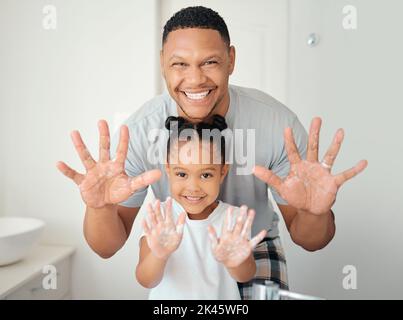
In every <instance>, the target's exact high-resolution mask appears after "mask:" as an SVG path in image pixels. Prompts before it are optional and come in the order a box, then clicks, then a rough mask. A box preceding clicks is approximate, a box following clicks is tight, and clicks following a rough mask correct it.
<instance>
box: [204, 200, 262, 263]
mask: <svg viewBox="0 0 403 320" xmlns="http://www.w3.org/2000/svg"><path fill="white" fill-rule="evenodd" d="M233 210H234V208H233V207H229V208H228V210H227V214H226V217H225V220H224V223H223V226H222V231H221V237H220V238H217V233H216V231H215V229H214V227H212V226H208V232H209V236H210V240H211V248H212V251H213V255H214V257H215V258H216V260H217V261H218V262H221V263H222V264H224V266H226V267H227V268H235V267H238V266H239V265H241V264H242V262H244V261H245V260H246V259H247V258H248V257H249V256H250V255H251V254H252V252H253V249H254V248H255V247H256V246H257V244H258V243H259V242H260V241H262V240H263V238H264V237H265V235H266V230H262V231H261V232H259V234H257V235H256V236H255V237H254V238H252V239H251V240H249V239H248V236H249V235H250V233H251V228H252V223H253V219H254V217H255V211H254V210H252V209H251V210H249V211H248V208H247V207H246V206H242V207H241V212H240V214H239V216H238V218H237V221H236V223H235V226H234V228H233V229H232V228H231V222H232V212H233Z"/></svg>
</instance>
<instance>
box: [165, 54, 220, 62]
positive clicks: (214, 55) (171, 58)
mask: <svg viewBox="0 0 403 320" xmlns="http://www.w3.org/2000/svg"><path fill="white" fill-rule="evenodd" d="M173 59H179V60H180V59H185V58H184V57H181V56H179V55H177V54H174V55H173V56H172V57H170V58H169V60H168V61H171V60H173ZM211 59H217V60H222V58H221V57H220V56H219V55H217V54H212V55H211V56H208V57H207V58H203V61H207V60H211Z"/></svg>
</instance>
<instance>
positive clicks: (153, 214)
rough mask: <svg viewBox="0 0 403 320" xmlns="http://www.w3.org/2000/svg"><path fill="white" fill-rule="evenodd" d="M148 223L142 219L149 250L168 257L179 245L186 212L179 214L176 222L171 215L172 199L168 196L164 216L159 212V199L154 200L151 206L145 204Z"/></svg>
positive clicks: (164, 257)
mask: <svg viewBox="0 0 403 320" xmlns="http://www.w3.org/2000/svg"><path fill="white" fill-rule="evenodd" d="M147 212H148V217H149V224H148V223H147V221H146V220H145V219H143V221H142V225H143V229H144V233H145V235H146V237H147V244H148V247H149V248H150V250H151V252H152V253H153V254H154V255H155V256H156V257H157V258H160V259H164V260H166V259H168V258H169V256H170V255H171V254H172V253H173V252H174V251H175V250H176V249H177V248H178V247H179V244H180V242H181V241H182V236H183V227H184V224H185V218H186V213H185V212H182V213H181V214H180V215H179V218H178V221H177V222H176V224H175V223H174V221H173V217H172V199H171V198H168V199H167V201H166V206H165V216H164V217H163V216H162V214H161V205H160V201H159V200H156V201H155V203H154V208H153V206H152V205H151V204H150V203H149V204H148V206H147Z"/></svg>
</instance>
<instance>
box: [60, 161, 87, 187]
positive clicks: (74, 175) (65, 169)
mask: <svg viewBox="0 0 403 320" xmlns="http://www.w3.org/2000/svg"><path fill="white" fill-rule="evenodd" d="M56 167H57V169H59V171H60V172H61V173H63V174H64V175H65V176H66V177H67V178H70V179H71V180H73V181H74V182H75V183H76V184H77V185H80V184H81V182H82V181H83V180H84V175H83V174H81V173H78V172H77V171H76V170H74V169H72V168H70V167H69V166H68V165H67V164H65V163H64V162H62V161H59V162H57V164H56Z"/></svg>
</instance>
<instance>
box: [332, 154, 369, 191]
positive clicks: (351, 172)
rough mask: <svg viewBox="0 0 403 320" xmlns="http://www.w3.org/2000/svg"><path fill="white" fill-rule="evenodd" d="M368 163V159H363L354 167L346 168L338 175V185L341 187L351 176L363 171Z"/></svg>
mask: <svg viewBox="0 0 403 320" xmlns="http://www.w3.org/2000/svg"><path fill="white" fill-rule="evenodd" d="M367 165H368V161H367V160H361V161H360V162H358V163H357V164H356V165H355V166H354V167H353V168H351V169H349V170H346V171H344V172H342V173H340V174H338V175H336V177H335V178H336V185H337V187H340V186H341V185H342V184H343V183H345V182H346V181H347V180H350V179H351V178H353V177H355V176H356V175H357V174H359V173H360V172H362V171H363V170H364V169H365V168H366V167H367Z"/></svg>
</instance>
